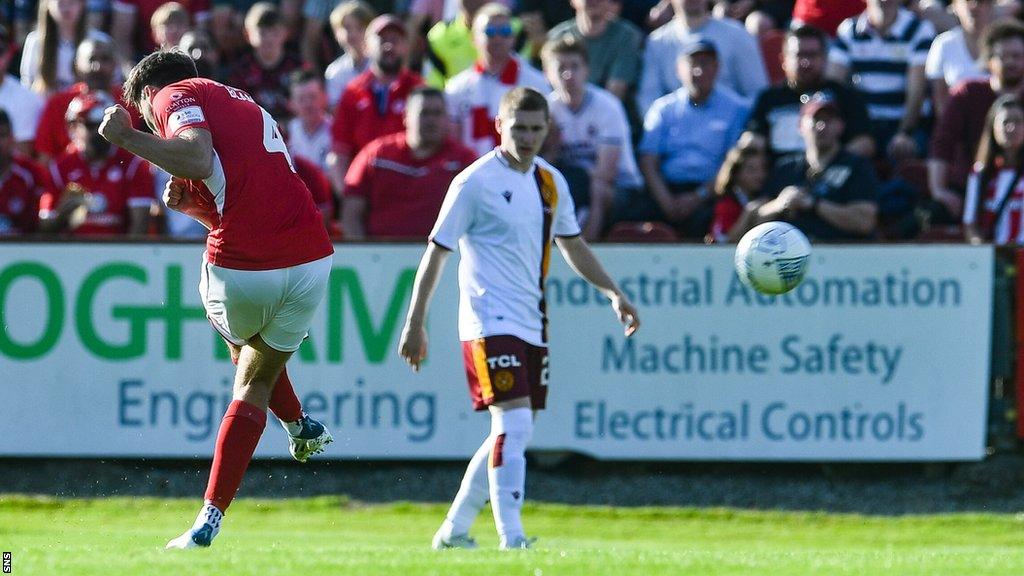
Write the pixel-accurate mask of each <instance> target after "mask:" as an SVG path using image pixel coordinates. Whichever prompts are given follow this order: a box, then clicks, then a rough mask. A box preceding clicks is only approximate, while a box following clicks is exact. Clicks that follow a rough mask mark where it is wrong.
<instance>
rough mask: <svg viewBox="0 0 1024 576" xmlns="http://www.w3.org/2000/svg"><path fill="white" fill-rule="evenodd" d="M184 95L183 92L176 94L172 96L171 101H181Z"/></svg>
mask: <svg viewBox="0 0 1024 576" xmlns="http://www.w3.org/2000/svg"><path fill="white" fill-rule="evenodd" d="M184 95H185V94H183V93H181V92H174V93H172V94H171V100H181V98H182V96H184Z"/></svg>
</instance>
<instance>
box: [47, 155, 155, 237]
mask: <svg viewBox="0 0 1024 576" xmlns="http://www.w3.org/2000/svg"><path fill="white" fill-rule="evenodd" d="M49 176H50V182H49V185H48V186H47V188H48V190H47V191H46V192H45V193H44V194H43V197H42V199H41V200H40V201H39V214H40V215H47V214H49V213H50V212H52V211H53V210H56V209H57V206H58V205H59V204H60V198H61V195H62V194H63V193H64V187H65V186H67V185H68V184H70V183H75V184H79V185H81V186H82V187H83V188H85V190H86V191H87V192H89V193H90V194H92V201H91V202H90V204H89V214H88V215H87V216H86V218H85V223H83V224H82V225H81V226H79V227H78V228H76V229H75V230H73V231H72V233H73V234H75V235H76V236H89V235H93V234H124V233H126V232H127V231H128V208H130V207H136V206H139V207H141V206H147V207H148V206H151V205H152V204H153V195H154V193H155V192H154V189H153V172H152V170H151V169H150V165H149V162H146V161H145V160H143V159H142V158H139V157H138V156H136V155H134V154H132V153H131V152H128V151H127V150H122V149H121V148H116V147H112V148H111V149H110V154H109V155H108V156H107V158H106V160H104V161H103V162H102V163H100V164H97V165H90V164H89V161H88V160H86V159H85V157H84V156H83V155H82V153H81V152H80V151H79V150H78V149H77V148H75V147H74V146H69V147H68V149H67V150H66V151H65V152H64V154H63V155H61V156H60V157H59V158H57V159H56V160H54V161H52V162H50V175H49Z"/></svg>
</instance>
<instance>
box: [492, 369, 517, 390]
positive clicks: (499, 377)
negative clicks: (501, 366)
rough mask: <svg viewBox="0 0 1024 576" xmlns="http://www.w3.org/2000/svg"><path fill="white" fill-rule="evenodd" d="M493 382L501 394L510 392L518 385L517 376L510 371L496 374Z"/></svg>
mask: <svg viewBox="0 0 1024 576" xmlns="http://www.w3.org/2000/svg"><path fill="white" fill-rule="evenodd" d="M492 381H493V382H494V387H495V388H497V389H498V391H499V392H508V391H509V390H511V389H512V388H514V387H515V385H516V377H515V375H513V374H512V372H510V371H508V370H501V371H498V372H495V373H494V378H492Z"/></svg>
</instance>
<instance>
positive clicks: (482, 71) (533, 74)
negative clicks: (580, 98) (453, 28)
mask: <svg viewBox="0 0 1024 576" xmlns="http://www.w3.org/2000/svg"><path fill="white" fill-rule="evenodd" d="M513 34H514V32H513V29H512V13H511V12H509V10H508V8H506V7H505V6H502V5H501V4H494V3H492V4H487V5H485V6H484V7H483V8H481V9H480V10H479V11H478V12H477V13H476V17H475V18H473V42H474V43H475V45H476V49H477V53H478V54H479V55H480V56H479V60H477V63H476V64H475V65H474V66H473V67H472V68H469V69H467V70H463V71H462V72H459V73H458V74H457V75H456V76H455V77H454V78H452V79H451V80H450V81H449V82H448V84H447V86H446V88H445V92H446V93H447V95H448V112H449V113H450V114H451V115H452V119H453V121H454V122H455V126H456V133H457V134H458V135H459V136H458V137H459V139H460V140H461V141H462V143H463V144H465V145H466V146H468V147H469V148H471V149H472V150H473V151H475V152H476V153H477V155H478V156H482V155H484V154H486V153H487V152H489V151H491V150H492V149H493V148H494V147H495V146H497V145H498V133H497V131H496V130H495V128H494V119H495V117H497V115H498V104H499V103H500V102H501V97H502V96H504V95H505V93H506V92H508V91H509V90H511V89H513V88H515V87H517V86H525V87H527V88H533V89H534V90H536V91H538V92H540V93H541V94H547V93H548V92H550V91H551V87H550V86H548V81H547V80H546V79H545V78H544V74H542V73H541V72H540V71H539V70H537V69H536V68H533V67H532V66H530V65H529V64H527V63H526V61H525V60H523V59H522V58H520V57H519V56H518V55H517V54H516V53H515V51H514V50H513V42H514V40H513Z"/></svg>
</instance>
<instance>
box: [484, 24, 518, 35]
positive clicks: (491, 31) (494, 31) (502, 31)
mask: <svg viewBox="0 0 1024 576" xmlns="http://www.w3.org/2000/svg"><path fill="white" fill-rule="evenodd" d="M484 35H486V36H487V37H488V38H494V37H495V36H499V37H501V38H511V37H512V25H511V24H503V25H501V26H487V27H486V28H484Z"/></svg>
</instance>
